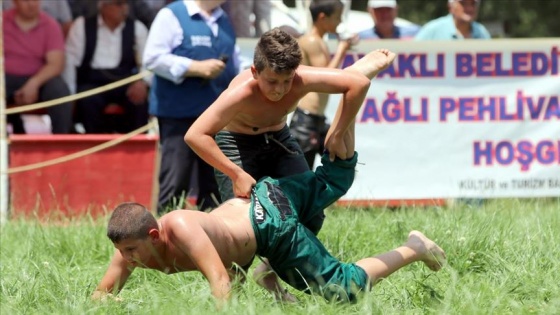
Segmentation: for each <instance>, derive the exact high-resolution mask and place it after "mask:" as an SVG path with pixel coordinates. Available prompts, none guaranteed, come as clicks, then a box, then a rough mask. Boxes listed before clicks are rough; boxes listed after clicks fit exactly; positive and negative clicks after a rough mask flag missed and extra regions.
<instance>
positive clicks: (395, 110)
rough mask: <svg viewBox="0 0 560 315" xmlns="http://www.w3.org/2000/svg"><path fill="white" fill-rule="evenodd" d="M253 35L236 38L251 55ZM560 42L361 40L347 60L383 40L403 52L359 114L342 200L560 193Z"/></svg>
mask: <svg viewBox="0 0 560 315" xmlns="http://www.w3.org/2000/svg"><path fill="white" fill-rule="evenodd" d="M254 43H255V42H254V41H244V42H240V45H241V47H242V52H243V54H244V55H245V56H246V57H248V58H252V50H253V47H254ZM558 43H559V41H558V39H557V38H556V39H538V40H492V41H454V42H445V41H440V42H414V41H395V40H383V41H362V42H361V43H360V44H359V45H358V47H357V48H356V49H355V51H353V52H351V53H349V54H348V55H347V56H346V59H345V61H344V64H343V67H345V66H348V65H350V64H352V63H353V62H354V61H355V60H357V58H360V57H361V56H362V55H363V54H364V53H366V52H369V51H371V50H373V49H377V48H388V49H390V50H392V51H394V52H396V53H397V54H398V57H397V59H396V60H395V62H394V63H393V65H392V66H391V68H389V69H387V70H386V71H384V72H383V73H382V74H380V75H379V76H378V77H377V78H376V79H374V80H373V82H372V85H371V88H370V90H369V92H368V96H367V99H366V100H365V103H364V105H363V106H362V110H361V111H360V113H359V114H358V116H357V124H356V134H357V135H356V150H357V151H358V153H359V162H360V163H361V164H360V165H358V167H357V175H356V180H355V183H354V185H353V187H352V188H351V189H350V191H349V192H348V194H347V195H346V196H345V197H344V198H343V200H388V199H390V200H406V199H432V198H453V197H482V198H494V197H544V196H560V105H559V98H560V80H559V75H558V73H559V70H560V69H559V68H560V49H559V45H558ZM331 44H332V43H331ZM339 100H340V96H339V95H334V96H331V98H330V100H329V106H328V109H327V117H333V116H334V112H335V110H336V106H337V105H338V101H339Z"/></svg>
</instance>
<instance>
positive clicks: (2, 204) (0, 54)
mask: <svg viewBox="0 0 560 315" xmlns="http://www.w3.org/2000/svg"><path fill="white" fill-rule="evenodd" d="M1 4H2V1H0V5H1ZM0 25H3V15H2V14H0ZM5 85H6V77H5V75H4V34H3V27H1V26H0V225H3V224H4V223H6V222H7V220H8V202H9V200H10V198H9V196H8V194H9V187H8V183H9V181H8V173H7V170H8V138H7V131H6V86H5Z"/></svg>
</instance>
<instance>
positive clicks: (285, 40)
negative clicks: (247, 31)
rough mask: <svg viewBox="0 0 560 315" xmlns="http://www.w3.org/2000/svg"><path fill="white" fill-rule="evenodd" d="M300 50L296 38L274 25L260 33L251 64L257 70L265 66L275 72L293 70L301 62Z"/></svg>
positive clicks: (261, 69)
mask: <svg viewBox="0 0 560 315" xmlns="http://www.w3.org/2000/svg"><path fill="white" fill-rule="evenodd" d="M301 58H302V57H301V50H300V49H299V45H298V42H297V40H296V39H295V38H294V37H293V36H292V35H290V34H288V33H286V32H284V31H282V30H281V29H280V28H278V27H275V28H273V29H271V30H270V31H267V32H265V33H264V34H262V36H261V38H260V39H259V42H258V43H257V46H256V47H255V56H254V58H253V65H254V66H255V69H257V72H261V71H263V70H264V69H265V68H266V67H269V68H270V69H272V71H274V72H276V73H281V72H286V71H294V70H296V69H297V67H298V66H299V64H300V63H301Z"/></svg>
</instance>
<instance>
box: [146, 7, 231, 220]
mask: <svg viewBox="0 0 560 315" xmlns="http://www.w3.org/2000/svg"><path fill="white" fill-rule="evenodd" d="M223 2H224V0H213V1H208V0H205V1H198V0H197V1H175V2H173V3H171V4H169V5H167V6H166V7H165V8H163V9H161V10H160V11H159V13H158V14H157V16H156V18H155V19H154V22H153V23H152V26H151V28H150V32H149V35H148V41H147V43H146V50H145V53H144V65H145V67H146V68H147V69H149V70H151V71H153V72H154V73H155V76H154V80H153V82H152V90H151V94H150V114H152V115H154V116H155V117H157V120H158V125H159V136H160V149H161V167H160V174H159V189H160V191H159V198H158V212H159V213H160V214H162V213H163V212H165V211H166V210H168V209H172V208H184V204H183V202H184V200H185V199H186V197H187V196H188V195H189V193H191V192H192V190H193V188H195V187H197V188H198V198H197V199H198V200H197V206H198V207H199V209H201V210H205V209H208V208H214V207H216V206H217V205H218V204H219V201H220V197H219V193H218V187H217V184H216V181H215V180H214V169H213V168H212V167H211V166H209V165H208V164H207V163H206V162H204V161H203V160H202V159H200V158H199V157H198V155H196V153H194V152H193V151H192V150H191V149H190V148H189V147H188V146H187V145H186V144H185V142H184V141H183V137H184V135H185V133H186V132H187V130H188V129H189V128H190V126H191V125H192V123H193V122H194V121H195V120H196V119H197V118H198V116H199V115H200V114H201V113H202V112H203V111H204V110H206V108H207V107H208V106H210V104H212V103H213V102H214V101H215V100H216V98H218V96H219V95H220V93H222V91H224V90H225V89H226V88H227V86H228V85H229V83H230V81H231V80H232V79H233V77H234V76H235V75H236V74H237V72H238V69H237V68H238V66H237V65H238V57H237V55H236V52H235V33H234V30H233V27H232V25H231V23H230V21H229V18H228V17H227V15H226V14H225V13H224V11H223V10H222V9H221V8H220V5H221V4H222V3H223ZM193 173H194V174H197V181H198V183H197V184H198V185H193V184H192V183H191V174H193Z"/></svg>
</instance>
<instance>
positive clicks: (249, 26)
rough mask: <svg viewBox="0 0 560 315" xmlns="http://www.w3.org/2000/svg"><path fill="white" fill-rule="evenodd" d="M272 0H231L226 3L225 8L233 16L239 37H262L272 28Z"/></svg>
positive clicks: (232, 19) (232, 20) (234, 26)
mask: <svg viewBox="0 0 560 315" xmlns="http://www.w3.org/2000/svg"><path fill="white" fill-rule="evenodd" d="M270 1H271V0H229V1H227V2H226V3H225V4H224V6H223V7H224V10H225V11H226V12H227V14H228V16H229V17H230V18H231V23H232V24H233V28H234V29H235V34H236V35H237V37H260V36H261V35H262V34H263V33H264V32H266V31H268V30H270V14H271V9H272V3H271V2H270ZM253 27H254V32H253Z"/></svg>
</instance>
